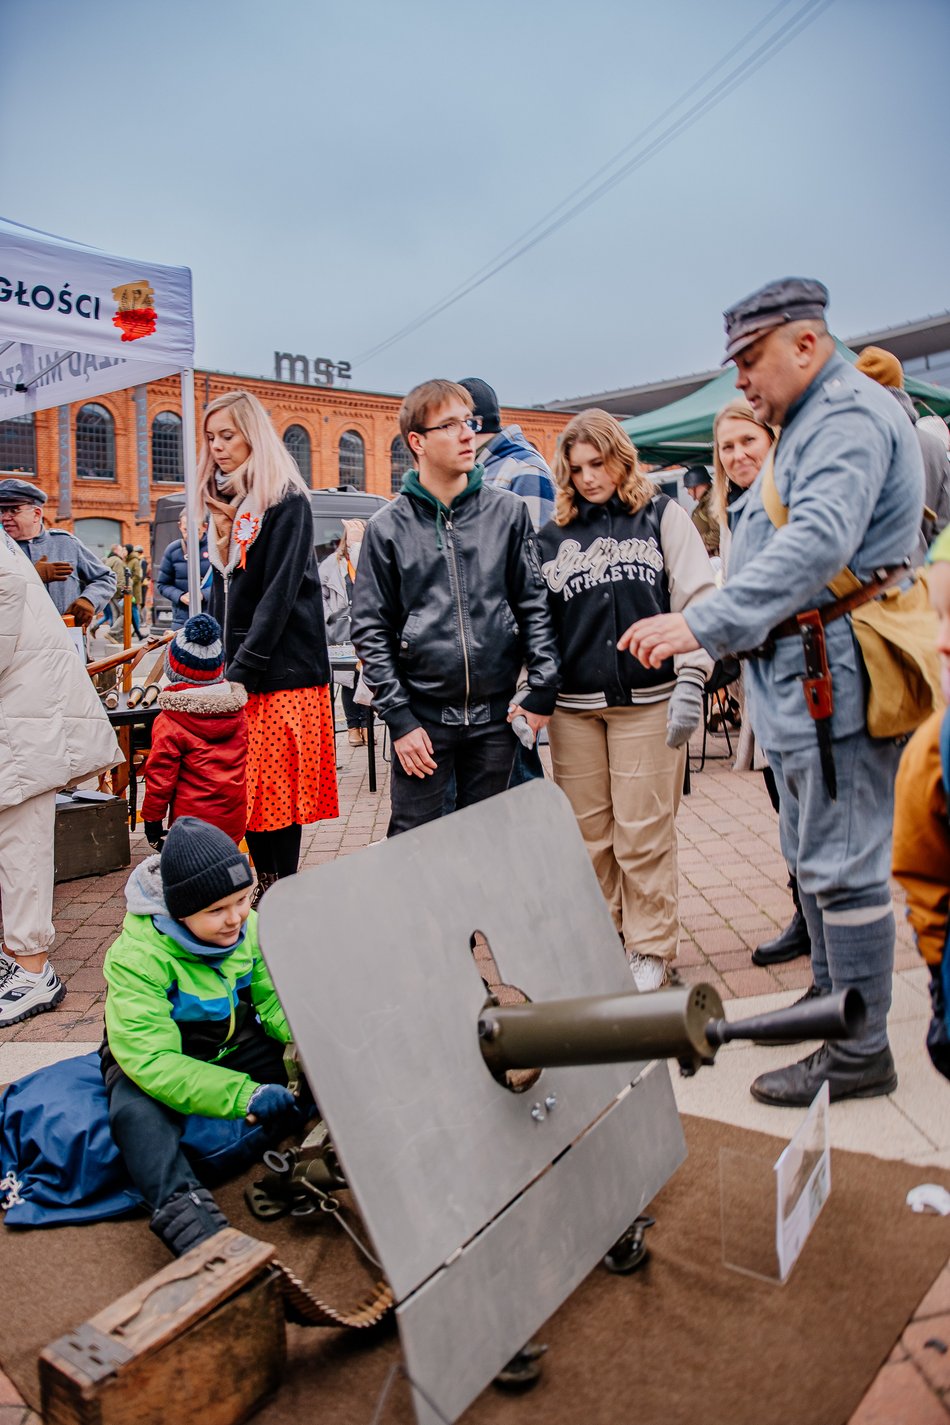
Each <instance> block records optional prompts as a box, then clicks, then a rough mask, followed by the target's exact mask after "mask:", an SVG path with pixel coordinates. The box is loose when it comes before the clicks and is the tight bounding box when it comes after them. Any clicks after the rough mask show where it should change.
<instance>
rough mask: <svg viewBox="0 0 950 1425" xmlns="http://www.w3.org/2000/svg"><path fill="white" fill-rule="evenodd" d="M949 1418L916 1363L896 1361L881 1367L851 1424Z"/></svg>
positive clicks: (937, 1422)
mask: <svg viewBox="0 0 950 1425" xmlns="http://www.w3.org/2000/svg"><path fill="white" fill-rule="evenodd" d="M948 1418H950V1416H948V1413H947V1411H946V1409H945V1408H944V1406H943V1404H942V1403H941V1401H940V1400H939V1398H938V1397H937V1396H936V1395H934V1394H933V1392H932V1391H931V1390H930V1389H929V1388H928V1386H927V1383H926V1381H925V1380H924V1379H923V1378H922V1377H921V1375H920V1374H919V1372H918V1371H917V1370H916V1369H915V1368H914V1365H913V1363H912V1362H911V1361H895V1362H893V1363H890V1362H889V1363H888V1364H887V1365H885V1366H884V1368H883V1369H882V1370H881V1371H880V1373H879V1374H878V1376H877V1378H876V1379H875V1381H874V1383H873V1384H872V1386H871V1388H870V1389H869V1390H868V1392H867V1394H866V1395H865V1397H864V1399H863V1400H862V1401H861V1404H860V1405H859V1406H858V1408H857V1410H856V1411H855V1412H854V1414H853V1415H852V1416H851V1419H850V1421H849V1422H848V1425H947V1420H948Z"/></svg>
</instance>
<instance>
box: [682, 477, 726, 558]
mask: <svg viewBox="0 0 950 1425" xmlns="http://www.w3.org/2000/svg"><path fill="white" fill-rule="evenodd" d="M683 488H684V489H685V490H688V491H689V493H690V495H691V497H692V499H693V502H694V504H695V506H696V508H695V509H694V510H693V511H692V513H691V518H692V521H693V524H694V525H695V526H696V528H697V529H698V530H699V532H700V534H701V535H702V537H703V544H705V546H706V553H707V554H708V555H709V556H710V557H712V556H713V555H714V554H718V553H719V521H718V520H717V519H716V517H715V515H714V514H713V512H712V510H711V509H710V508H709V497H710V495H711V494H712V481H711V480H710V478H709V471H708V470H707V469H706V467H705V465H690V466H689V467H688V468H687V469H686V471H685V473H684V475H683Z"/></svg>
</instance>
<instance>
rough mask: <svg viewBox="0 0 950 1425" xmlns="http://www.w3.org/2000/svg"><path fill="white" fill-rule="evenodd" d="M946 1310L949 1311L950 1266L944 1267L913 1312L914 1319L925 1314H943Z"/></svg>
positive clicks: (925, 1315)
mask: <svg viewBox="0 0 950 1425" xmlns="http://www.w3.org/2000/svg"><path fill="white" fill-rule="evenodd" d="M947 1312H950V1266H946V1267H944V1269H943V1271H942V1272H941V1273H940V1275H939V1277H938V1278H937V1280H936V1281H935V1282H934V1284H933V1286H932V1287H931V1288H930V1290H929V1291H928V1293H927V1295H926V1296H925V1297H924V1299H923V1301H922V1302H921V1303H920V1305H919V1306H918V1308H917V1310H916V1311H915V1312H914V1320H915V1321H917V1320H920V1319H921V1318H923V1317H927V1316H944V1315H946V1314H947Z"/></svg>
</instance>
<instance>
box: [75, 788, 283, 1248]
mask: <svg viewBox="0 0 950 1425" xmlns="http://www.w3.org/2000/svg"><path fill="white" fill-rule="evenodd" d="M253 886H254V877H253V874H252V872H251V868H250V865H249V863H248V860H247V857H246V856H243V855H242V854H241V852H240V851H239V850H238V849H237V847H236V846H235V844H234V842H233V841H232V840H231V838H230V837H229V836H226V835H225V833H224V832H223V831H220V830H218V828H217V827H214V826H209V825H208V823H207V822H204V821H199V820H198V818H197V817H193V816H184V817H180V818H179V820H178V821H176V822H175V823H174V825H173V826H172V828H171V830H170V831H169V833H168V837H167V839H166V841H165V846H164V849H163V851H162V854H161V856H160V857H159V856H150V857H149V858H148V859H147V860H146V861H143V862H142V863H141V865H139V866H137V867H136V869H135V870H134V871H133V872H132V875H131V876H130V877H129V882H128V885H127V887H126V901H127V903H128V907H129V909H128V914H127V915H126V917H125V920H124V922H123V925H122V930H121V933H120V935H119V938H118V940H116V942H115V944H114V945H113V946H112V948H111V949H110V950H109V952H108V954H107V955H106V960H105V966H104V973H105V978H106V984H107V986H108V994H107V997H106V1015H105V1018H106V1033H105V1039H104V1041H103V1045H102V1049H101V1051H100V1052H101V1058H102V1073H103V1077H104V1079H105V1082H106V1087H107V1089H108V1091H109V1122H110V1125H111V1128H112V1135H113V1137H114V1139H115V1141H116V1143H117V1145H118V1147H119V1149H120V1151H121V1153H122V1156H123V1158H124V1160H125V1165H126V1167H127V1169H128V1172H129V1176H130V1177H131V1178H132V1181H133V1182H134V1183H135V1185H136V1187H137V1188H138V1189H139V1191H140V1192H141V1194H142V1196H143V1197H144V1198H145V1201H146V1202H147V1204H148V1205H149V1207H150V1208H151V1209H152V1219H151V1222H150V1223H149V1226H150V1227H151V1229H152V1231H153V1232H154V1233H155V1234H156V1235H157V1236H158V1237H160V1238H161V1240H162V1241H163V1242H164V1243H165V1245H166V1246H167V1247H168V1248H169V1249H170V1250H171V1251H172V1252H173V1253H174V1254H175V1256H176V1257H177V1256H181V1254H182V1253H183V1252H186V1251H188V1250H189V1248H191V1247H194V1246H196V1245H197V1243H199V1242H202V1241H204V1239H205V1238H206V1237H210V1236H212V1235H213V1234H214V1233H215V1232H219V1231H220V1230H221V1228H222V1227H226V1226H227V1225H228V1224H227V1219H226V1218H225V1217H224V1214H223V1213H222V1212H221V1211H220V1209H219V1208H218V1206H217V1204H216V1203H215V1201H214V1198H213V1197H212V1196H211V1194H210V1192H209V1191H208V1190H207V1188H204V1187H201V1186H200V1184H199V1182H198V1179H197V1177H196V1176H195V1173H194V1170H193V1169H192V1168H191V1166H190V1164H189V1162H188V1159H187V1158H186V1157H185V1155H184V1153H183V1152H182V1150H181V1148H180V1146H179V1140H180V1138H181V1132H182V1128H183V1124H184V1118H185V1116H186V1115H188V1114H192V1113H196V1114H202V1115H204V1116H205V1117H208V1118H243V1117H246V1116H250V1117H252V1119H253V1120H255V1121H257V1122H259V1123H263V1124H264V1125H265V1126H266V1127H268V1128H273V1130H274V1134H275V1137H280V1136H282V1130H283V1131H289V1128H290V1127H291V1126H292V1125H293V1120H294V1117H295V1113H296V1108H295V1099H294V1096H293V1094H292V1093H291V1092H290V1090H289V1089H288V1088H287V1075H286V1071H285V1069H284V1064H283V1046H284V1044H285V1043H287V1041H288V1040H289V1039H290V1037H291V1036H290V1030H289V1028H288V1026H287V1021H286V1019H285V1018H284V1012H283V1010H282V1009H281V1007H280V1004H279V1002H278V999H277V995H276V993H275V990H274V986H273V984H272V983H271V979H270V975H269V974H268V972H267V967H266V965H265V964H264V961H263V959H262V958H261V953H260V950H259V948H258V944H257V916H256V914H255V912H254V911H252V910H251V892H252V890H253ZM298 1121H299V1120H298Z"/></svg>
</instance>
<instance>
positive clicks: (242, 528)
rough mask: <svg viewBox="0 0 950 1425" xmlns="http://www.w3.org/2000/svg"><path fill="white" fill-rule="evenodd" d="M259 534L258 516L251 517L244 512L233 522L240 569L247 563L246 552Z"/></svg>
mask: <svg viewBox="0 0 950 1425" xmlns="http://www.w3.org/2000/svg"><path fill="white" fill-rule="evenodd" d="M260 532H261V521H260V517H259V516H258V515H252V514H251V512H250V510H245V511H244V513H243V514H242V515H238V517H237V519H236V520H235V521H234V530H233V534H234V543H235V544H236V545H237V546H238V548H239V549H240V551H241V568H242V569H243V568H244V566H245V564H246V563H247V551H248V549H249V547H250V546H251V545H252V544H253V543H254V541H255V539H256V538H257V536H258V535H259V534H260Z"/></svg>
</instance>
